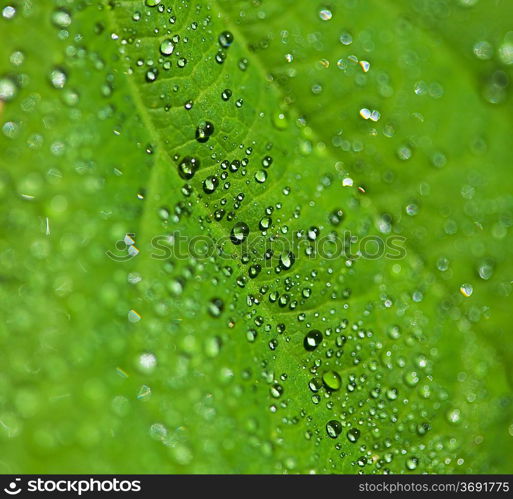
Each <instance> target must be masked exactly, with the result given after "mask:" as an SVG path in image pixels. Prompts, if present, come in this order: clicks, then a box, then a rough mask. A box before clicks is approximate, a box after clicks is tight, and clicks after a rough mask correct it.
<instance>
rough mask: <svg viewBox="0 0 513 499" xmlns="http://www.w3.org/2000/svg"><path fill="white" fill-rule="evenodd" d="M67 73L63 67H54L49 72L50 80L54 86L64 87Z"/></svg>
mask: <svg viewBox="0 0 513 499" xmlns="http://www.w3.org/2000/svg"><path fill="white" fill-rule="evenodd" d="M66 80H67V75H66V72H65V71H64V70H63V69H60V68H55V69H53V70H52V71H51V72H50V82H51V84H52V86H53V87H54V88H64V85H66Z"/></svg>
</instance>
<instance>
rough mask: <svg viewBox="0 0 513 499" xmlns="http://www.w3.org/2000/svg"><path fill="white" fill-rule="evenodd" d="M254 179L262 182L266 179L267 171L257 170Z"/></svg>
mask: <svg viewBox="0 0 513 499" xmlns="http://www.w3.org/2000/svg"><path fill="white" fill-rule="evenodd" d="M255 180H256V181H257V182H258V183H259V184H263V183H264V182H265V181H266V180H267V172H266V171H265V170H258V171H257V172H256V173H255Z"/></svg>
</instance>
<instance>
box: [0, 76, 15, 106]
mask: <svg viewBox="0 0 513 499" xmlns="http://www.w3.org/2000/svg"><path fill="white" fill-rule="evenodd" d="M17 93H18V88H17V87H16V84H15V83H14V81H12V80H11V79H10V78H0V100H2V101H4V102H8V101H10V100H12V99H14V97H16V94H17Z"/></svg>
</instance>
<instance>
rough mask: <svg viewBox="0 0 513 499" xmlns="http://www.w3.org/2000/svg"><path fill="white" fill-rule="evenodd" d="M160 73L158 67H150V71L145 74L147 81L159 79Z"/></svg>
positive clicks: (151, 81)
mask: <svg viewBox="0 0 513 499" xmlns="http://www.w3.org/2000/svg"><path fill="white" fill-rule="evenodd" d="M158 75H159V72H158V70H157V68H150V69H148V71H146V75H145V78H146V81H147V82H148V83H153V82H154V81H156V80H157V77H158Z"/></svg>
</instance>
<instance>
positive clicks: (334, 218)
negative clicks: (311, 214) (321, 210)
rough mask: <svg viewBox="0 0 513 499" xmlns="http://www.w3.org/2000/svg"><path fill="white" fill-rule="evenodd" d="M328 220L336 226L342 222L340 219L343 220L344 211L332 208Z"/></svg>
mask: <svg viewBox="0 0 513 499" xmlns="http://www.w3.org/2000/svg"><path fill="white" fill-rule="evenodd" d="M328 220H329V222H330V224H331V225H333V226H334V227H338V226H339V225H340V224H341V223H342V220H344V212H343V211H342V210H341V209H340V208H338V209H336V210H333V211H332V212H331V213H330V214H329V216H328Z"/></svg>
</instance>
